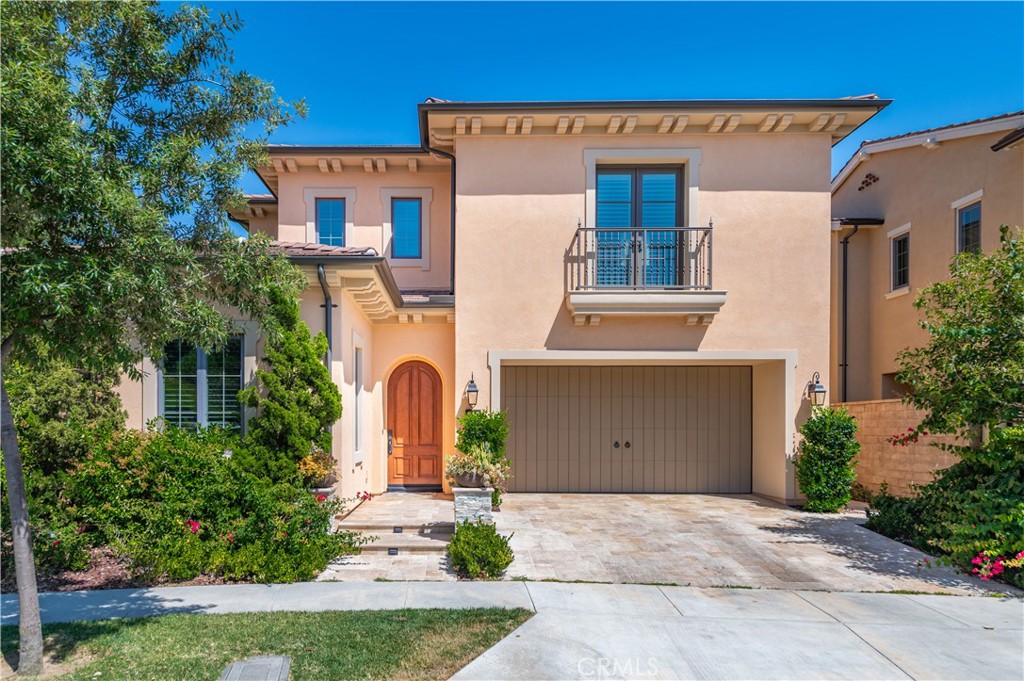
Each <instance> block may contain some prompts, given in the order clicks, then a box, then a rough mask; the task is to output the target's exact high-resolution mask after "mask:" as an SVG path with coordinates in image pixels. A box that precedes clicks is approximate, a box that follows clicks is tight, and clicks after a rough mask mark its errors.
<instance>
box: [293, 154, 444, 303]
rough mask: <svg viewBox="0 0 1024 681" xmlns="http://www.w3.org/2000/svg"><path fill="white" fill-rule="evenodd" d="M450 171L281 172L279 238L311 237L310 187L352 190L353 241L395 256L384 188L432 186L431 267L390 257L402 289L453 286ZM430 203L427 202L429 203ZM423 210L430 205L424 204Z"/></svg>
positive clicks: (350, 237) (350, 240)
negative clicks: (388, 230) (387, 233)
mask: <svg viewBox="0 0 1024 681" xmlns="http://www.w3.org/2000/svg"><path fill="white" fill-rule="evenodd" d="M449 178H450V174H449V173H448V171H447V169H445V170H444V172H441V171H439V170H438V169H435V168H433V167H430V168H425V169H424V170H423V171H421V172H417V173H410V172H403V171H400V170H396V171H394V172H387V173H364V172H360V171H354V172H345V173H342V174H329V175H325V174H321V173H319V172H316V171H300V172H298V173H289V174H282V175H281V176H280V178H279V187H278V197H279V202H278V221H277V233H276V235H275V238H277V239H279V240H281V241H302V242H305V241H312V239H310V238H307V218H308V217H309V214H308V213H307V203H306V194H307V192H306V190H307V189H309V190H311V191H312V192H313V193H314V194H315V190H317V189H325V190H337V189H350V190H353V191H354V192H355V202H354V205H353V210H354V214H353V218H354V219H353V224H352V227H351V230H350V233H347V234H346V239H347V241H346V244H347V245H349V246H365V247H371V248H374V249H376V250H377V252H378V253H380V254H382V255H385V256H386V257H389V258H390V253H391V248H390V241H389V242H388V243H385V234H384V228H383V222H384V201H383V200H382V198H381V190H382V189H401V188H405V189H424V188H426V189H430V190H431V192H432V197H433V198H432V200H431V202H430V249H429V250H430V262H429V269H426V270H424V269H423V267H422V266H420V265H414V266H408V265H405V264H403V262H402V261H401V260H389V262H390V265H391V268H392V271H393V272H394V275H395V281H396V282H397V283H398V286H399V287H400V288H402V289H420V288H423V289H448V288H449V286H450V283H451V282H450V274H451V212H450V205H451V184H450V179H449ZM424 203H425V202H424ZM424 210H426V206H425V205H424Z"/></svg>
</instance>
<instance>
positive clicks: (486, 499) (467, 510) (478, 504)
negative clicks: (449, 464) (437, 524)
mask: <svg viewBox="0 0 1024 681" xmlns="http://www.w3.org/2000/svg"><path fill="white" fill-rule="evenodd" d="M493 491H494V488H493V487H452V494H454V495H455V523H456V524H458V523H466V522H469V523H480V522H482V523H487V524H488V525H493V524H494V516H493V515H492V512H491V493H492V492H493Z"/></svg>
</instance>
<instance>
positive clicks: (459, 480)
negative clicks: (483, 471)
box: [455, 473, 484, 487]
mask: <svg viewBox="0 0 1024 681" xmlns="http://www.w3.org/2000/svg"><path fill="white" fill-rule="evenodd" d="M455 486H456V487H483V486H484V476H482V475H480V474H479V473H460V474H459V475H456V476H455Z"/></svg>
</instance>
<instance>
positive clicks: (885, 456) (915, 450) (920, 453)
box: [834, 399, 957, 496]
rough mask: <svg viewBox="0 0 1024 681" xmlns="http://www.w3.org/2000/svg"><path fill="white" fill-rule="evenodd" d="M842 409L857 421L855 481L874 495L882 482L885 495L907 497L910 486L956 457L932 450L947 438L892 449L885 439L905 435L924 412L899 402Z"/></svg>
mask: <svg viewBox="0 0 1024 681" xmlns="http://www.w3.org/2000/svg"><path fill="white" fill-rule="evenodd" d="M834 406H837V407H845V408H846V410H847V411H849V412H850V414H851V415H852V416H853V417H855V418H856V419H857V440H858V442H860V448H861V449H860V454H859V455H858V456H857V468H856V471H857V482H858V483H859V484H861V485H863V486H864V487H865V488H867V489H868V491H870V492H877V491H878V488H879V487H880V486H881V484H882V483H883V482H887V483H888V484H889V493H890V494H896V495H900V496H904V495H907V494H910V491H911V490H910V486H911V485H921V484H924V483H927V482H931V480H932V474H933V472H934V471H937V470H941V469H943V468H946V467H948V466H951V465H953V464H954V463H956V460H957V457H956V456H954V455H953V454H950V453H948V452H944V451H942V450H940V449H937V448H935V447H932V446H931V444H932V443H933V442H952V441H953V438H952V437H950V436H937V437H932V436H928V437H924V436H922V437H921V438H920V439H919V440H918V442H916V443H911V444H908V445H907V446H905V447H904V446H898V445H897V446H894V445H892V444H890V443H889V442H887V441H886V440H887V439H888V438H890V437H892V436H893V435H896V434H897V433H905V432H907V428H912V427H914V426H916V425H917V424H919V423H920V422H921V420H922V418H924V412H922V411H920V410H918V409H915V408H914V407H912V406H910V405H908V404H904V403H903V402H901V401H900V400H898V399H897V400H869V401H866V402H846V403H839V404H836V405H834Z"/></svg>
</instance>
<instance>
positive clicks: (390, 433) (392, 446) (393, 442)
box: [388, 428, 395, 456]
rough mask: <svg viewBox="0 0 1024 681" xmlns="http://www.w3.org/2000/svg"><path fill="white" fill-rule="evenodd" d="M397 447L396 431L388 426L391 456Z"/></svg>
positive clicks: (389, 452) (389, 454)
mask: <svg viewBox="0 0 1024 681" xmlns="http://www.w3.org/2000/svg"><path fill="white" fill-rule="evenodd" d="M394 447H395V436H394V431H392V430H391V429H390V428H388V456H391V452H392V450H393V449H394Z"/></svg>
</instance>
